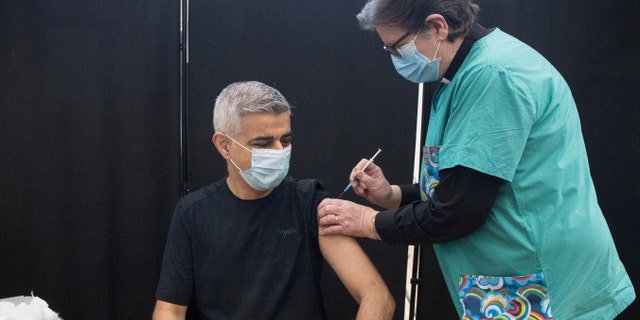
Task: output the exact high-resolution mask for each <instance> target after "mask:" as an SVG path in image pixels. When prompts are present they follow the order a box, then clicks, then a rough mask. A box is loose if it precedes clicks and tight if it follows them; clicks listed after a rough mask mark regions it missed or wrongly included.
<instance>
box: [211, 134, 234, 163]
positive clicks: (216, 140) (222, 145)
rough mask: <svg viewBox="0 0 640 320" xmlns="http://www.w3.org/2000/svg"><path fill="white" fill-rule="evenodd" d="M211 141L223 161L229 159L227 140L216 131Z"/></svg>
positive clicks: (228, 142) (228, 143)
mask: <svg viewBox="0 0 640 320" xmlns="http://www.w3.org/2000/svg"><path fill="white" fill-rule="evenodd" d="M211 141H212V142H213V145H214V146H216V149H217V150H218V152H219V153H220V155H221V156H222V157H223V158H225V159H229V157H230V155H229V145H230V141H229V138H227V136H226V135H225V134H224V133H222V132H219V131H218V132H216V133H214V134H213V136H212V137H211Z"/></svg>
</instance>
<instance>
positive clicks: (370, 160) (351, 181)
mask: <svg viewBox="0 0 640 320" xmlns="http://www.w3.org/2000/svg"><path fill="white" fill-rule="evenodd" d="M380 151H382V150H381V149H380V148H378V151H377V152H376V154H374V155H373V157H371V158H369V161H367V163H365V165H364V167H362V169H361V170H362V171H364V170H365V169H366V168H367V167H368V166H369V165H370V164H371V163H372V162H373V159H375V158H376V157H377V156H378V154H379V153H380ZM352 184H353V180H350V181H349V184H347V186H346V187H345V188H344V190H342V193H341V194H340V195H339V196H338V199H340V198H342V195H343V194H344V193H345V192H347V190H349V189H350V188H351V185H352Z"/></svg>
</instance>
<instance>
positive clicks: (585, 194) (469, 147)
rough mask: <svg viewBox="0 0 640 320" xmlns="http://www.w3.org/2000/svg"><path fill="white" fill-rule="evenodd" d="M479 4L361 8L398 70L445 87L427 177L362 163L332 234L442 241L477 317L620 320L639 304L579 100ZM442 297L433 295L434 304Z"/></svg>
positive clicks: (321, 212) (437, 102)
mask: <svg viewBox="0 0 640 320" xmlns="http://www.w3.org/2000/svg"><path fill="white" fill-rule="evenodd" d="M478 11H479V7H478V6H477V5H476V4H474V3H472V2H470V1H469V0H413V1H410V0H371V1H368V2H367V3H366V5H365V6H364V7H363V9H362V11H361V12H360V13H359V14H358V19H359V22H360V25H361V27H362V28H363V29H365V30H375V31H376V32H377V34H378V35H379V36H380V38H381V40H382V42H383V43H384V50H385V51H386V52H388V53H389V54H390V56H391V61H392V63H393V65H394V66H395V69H396V71H397V72H398V73H399V74H400V75H401V76H403V77H404V78H406V79H407V80H409V81H411V82H415V83H424V82H433V81H437V82H439V88H438V89H437V91H436V92H435V96H434V97H433V101H432V105H431V110H430V118H429V122H428V129H427V133H426V141H425V144H424V148H423V156H422V168H421V174H420V183H419V184H416V185H391V184H389V182H387V180H386V179H385V177H384V175H383V172H382V170H381V168H380V167H379V166H377V165H375V164H372V165H369V166H368V167H367V168H366V170H365V171H362V170H361V168H362V167H363V166H364V164H365V163H366V160H362V161H361V162H360V163H359V164H357V165H356V166H355V168H354V169H353V171H352V172H351V176H350V178H351V179H352V180H353V181H354V182H353V190H354V191H355V192H356V193H357V194H358V195H360V196H362V197H364V198H365V199H367V200H368V201H369V202H370V203H372V204H375V205H377V206H380V207H382V208H385V209H386V210H383V211H377V210H374V209H373V208H369V207H366V206H361V205H358V204H355V203H353V202H349V201H345V200H339V199H325V200H324V201H323V202H322V203H321V204H320V206H319V208H318V218H319V224H320V234H343V235H351V236H357V237H368V238H372V239H381V240H382V241H384V242H386V243H389V244H424V243H433V244H434V248H435V252H436V255H437V258H438V260H439V264H440V266H441V268H442V272H443V275H444V277H445V281H446V283H447V286H448V288H449V293H450V295H451V299H452V301H453V303H454V305H455V307H456V309H457V311H458V314H459V315H460V317H461V318H463V319H485V318H500V319H551V318H553V319H561V320H565V319H569V320H593V319H613V318H614V317H615V316H616V315H617V314H619V313H620V312H622V310H624V309H625V308H626V307H627V306H628V305H629V304H630V303H631V302H632V301H633V300H634V299H635V292H634V289H633V286H632V284H631V282H630V280H629V277H628V275H627V272H626V270H625V268H624V266H623V265H622V263H621V261H620V259H619V257H618V254H617V252H616V248H615V245H614V242H613V239H612V236H611V232H610V231H609V228H608V226H607V222H606V221H605V219H604V217H603V215H602V212H601V210H600V207H599V206H598V201H597V197H596V191H595V189H594V185H593V181H592V179H591V176H590V172H589V164H588V161H587V154H586V151H585V145H584V142H583V137H582V133H581V129H580V120H579V117H578V113H577V108H576V104H575V102H574V99H573V97H572V94H571V91H570V90H569V87H568V85H567V83H566V82H565V80H564V79H563V78H562V76H561V75H560V74H559V73H558V71H557V70H556V69H555V68H554V67H553V66H552V65H551V64H550V63H549V62H548V61H547V60H546V59H545V58H544V57H542V56H541V55H540V54H539V53H538V52H536V51H535V50H533V49H532V48H530V47H529V46H527V45H526V44H524V43H522V42H521V41H519V40H518V39H516V38H514V37H512V36H510V35H508V34H507V33H505V32H503V31H502V30H500V29H498V28H493V29H485V28H483V27H482V26H480V25H479V24H478V23H477V21H476V20H477V14H478ZM427 299H428V297H427Z"/></svg>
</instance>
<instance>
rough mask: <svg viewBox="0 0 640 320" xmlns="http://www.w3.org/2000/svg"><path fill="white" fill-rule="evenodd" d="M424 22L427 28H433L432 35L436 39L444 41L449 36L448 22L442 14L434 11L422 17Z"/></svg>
mask: <svg viewBox="0 0 640 320" xmlns="http://www.w3.org/2000/svg"><path fill="white" fill-rule="evenodd" d="M424 24H425V26H426V27H427V28H431V29H433V30H434V33H433V34H434V36H435V37H436V40H438V41H445V40H447V37H448V36H449V24H447V19H445V18H444V16H443V15H441V14H438V13H434V14H430V15H429V16H427V17H426V18H425V19H424Z"/></svg>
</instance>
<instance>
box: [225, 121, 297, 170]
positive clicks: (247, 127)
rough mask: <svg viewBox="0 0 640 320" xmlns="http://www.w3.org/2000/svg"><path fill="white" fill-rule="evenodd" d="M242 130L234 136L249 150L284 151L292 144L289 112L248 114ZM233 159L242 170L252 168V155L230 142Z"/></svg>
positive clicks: (242, 123) (242, 124)
mask: <svg viewBox="0 0 640 320" xmlns="http://www.w3.org/2000/svg"><path fill="white" fill-rule="evenodd" d="M241 127H242V130H241V131H240V132H239V133H237V134H236V135H234V136H232V138H233V139H235V140H236V141H237V142H238V143H241V144H242V145H244V146H245V147H247V148H249V149H253V148H261V149H277V150H282V149H284V148H286V147H287V146H289V145H290V144H291V117H290V116H289V113H288V112H283V113H281V114H279V115H274V114H261V113H258V114H246V115H244V116H243V117H242V122H241ZM229 153H230V156H231V159H233V161H234V162H235V163H236V164H237V165H238V167H240V169H242V170H247V169H249V168H250V167H251V153H249V152H247V150H246V149H244V148H242V147H241V146H239V145H237V144H235V143H233V142H230V144H229Z"/></svg>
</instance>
